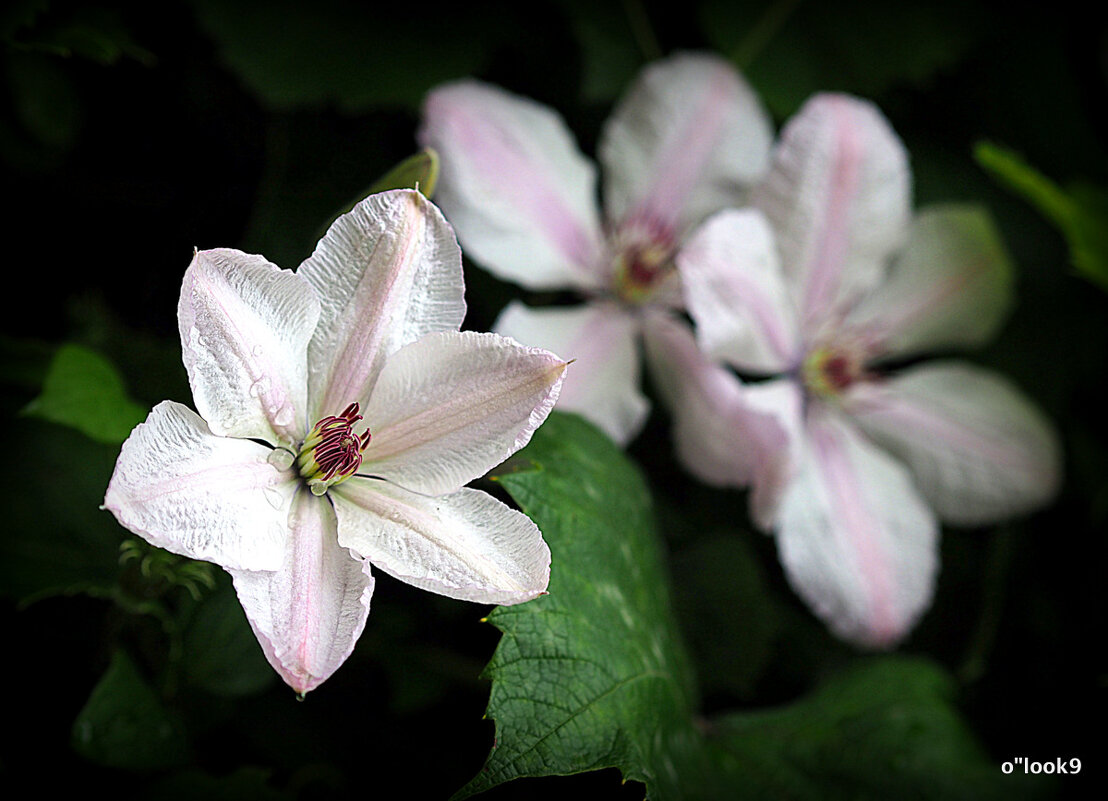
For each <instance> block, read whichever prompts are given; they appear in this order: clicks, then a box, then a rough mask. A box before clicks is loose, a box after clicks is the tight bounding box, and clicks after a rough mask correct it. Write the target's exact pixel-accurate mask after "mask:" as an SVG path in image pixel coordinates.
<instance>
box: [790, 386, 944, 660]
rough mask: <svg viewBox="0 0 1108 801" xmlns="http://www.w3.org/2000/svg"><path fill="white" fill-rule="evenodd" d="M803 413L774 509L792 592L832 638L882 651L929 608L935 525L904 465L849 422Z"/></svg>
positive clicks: (935, 548) (935, 565)
mask: <svg viewBox="0 0 1108 801" xmlns="http://www.w3.org/2000/svg"><path fill="white" fill-rule="evenodd" d="M833 415H834V413H832V412H828V411H826V410H824V409H821V408H819V407H816V408H813V409H811V410H810V411H809V420H808V427H807V431H808V443H807V445H808V447H807V448H806V451H805V456H804V458H803V459H802V460H801V463H800V465H799V468H798V471H797V473H796V476H795V477H794V478H793V480H792V482H791V483H790V485H789V487H788V489H787V490H786V492H785V495H784V498H783V500H782V503H781V508H780V510H779V512H778V518H777V526H776V535H777V546H778V552H779V555H780V558H781V563H782V565H783V566H784V568H785V574H786V576H787V578H788V580H789V583H790V584H791V585H792V587H793V589H795V590H796V592H797V593H798V594H799V595H800V596H801V597H802V598H803V599H804V600H805V601H806V602H807V603H808V605H809V607H811V609H812V611H813V612H815V614H816V615H817V616H818V617H820V618H821V619H823V620H824V622H826V623H827V624H828V626H830V628H831V629H832V631H834V632H835V633H836V634H837V635H838V636H840V637H842V638H844V639H846V640H849V641H850V642H853V643H856V644H858V645H864V646H869V647H877V648H886V647H890V646H892V645H894V644H895V643H896V642H898V641H899V640H900V639H902V638H903V637H904V636H905V635H906V634H907V633H908V632H909V631H910V630H911V628H912V627H913V626H914V625H915V623H916V621H917V620H918V618H919V617H920V615H921V614H922V613H923V612H924V611H925V610H926V609H927V607H928V606H929V605H930V602H931V597H932V594H933V591H934V584H935V574H936V572H937V570H938V536H939V531H938V524H937V522H936V521H935V518H934V516H933V515H932V513H931V511H930V510H929V509H928V508H927V505H926V504H925V503H924V501H923V499H922V498H921V497H920V496H919V494H918V492H917V491H916V489H915V487H914V486H913V484H912V480H911V476H910V474H909V473H908V471H907V470H906V469H905V468H904V467H903V466H902V465H901V464H899V463H898V462H896V460H894V459H893V458H892V457H891V456H889V455H888V454H886V453H884V452H883V451H881V450H880V449H879V448H877V447H876V446H874V445H873V444H871V443H870V442H869V441H868V440H866V439H865V438H864V437H863V436H861V435H860V434H859V433H858V432H857V431H855V430H853V429H852V427H851V426H850V425H848V424H844V423H843V422H842V421H841V420H840V419H838V418H837V417H835V416H833Z"/></svg>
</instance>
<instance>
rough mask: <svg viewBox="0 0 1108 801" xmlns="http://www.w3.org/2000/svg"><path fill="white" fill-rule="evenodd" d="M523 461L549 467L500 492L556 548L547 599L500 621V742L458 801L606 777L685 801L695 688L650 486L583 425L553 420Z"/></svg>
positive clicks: (492, 669)
mask: <svg viewBox="0 0 1108 801" xmlns="http://www.w3.org/2000/svg"><path fill="white" fill-rule="evenodd" d="M523 454H524V455H525V456H526V458H528V459H529V460H531V461H532V462H533V463H534V464H535V465H537V467H538V469H537V470H533V471H523V472H514V473H510V474H507V475H502V476H500V477H499V478H498V481H499V482H500V483H501V484H502V485H503V486H504V487H505V488H506V489H507V490H508V491H509V492H510V493H511V495H512V497H513V498H515V500H516V501H517V502H518V503H519V505H520V506H521V507H522V508H523V510H524V511H525V512H526V513H527V514H528V515H530V516H531V517H532V519H534V520H535V522H536V523H537V524H538V526H539V528H540V529H541V530H542V532H543V536H544V537H545V538H546V541H547V542H548V543H549V545H550V550H551V552H552V554H553V556H552V566H551V578H550V587H549V594H548V595H546V596H544V597H542V598H539V599H536V600H534V601H531V602H529V603H526V604H522V605H520V606H513V607H499V608H497V609H496V610H495V611H494V612H493V613H492V614H491V615H490V616H489V622H491V623H492V624H493V625H495V626H496V627H497V628H499V629H500V630H501V631H502V632H504V636H503V638H502V639H501V641H500V645H499V646H498V647H497V650H496V653H495V654H494V655H493V658H492V661H491V662H490V663H489V666H488V668H487V669H486V671H485V674H484V675H485V676H486V677H487V678H490V679H492V691H491V696H490V699H489V706H488V716H489V717H491V718H493V719H494V720H495V721H496V741H495V745H494V746H493V749H492V752H491V753H490V755H489V758H488V761H487V762H486V764H485V767H484V768H483V769H482V771H481V772H480V774H478V776H477V777H476V778H474V779H473V780H472V781H471V782H470V783H469V784H468V785H466V786H465V787H464V788H463V789H462V790H461V791H459V793H458V795H457V797H458V798H464V797H468V796H470V795H472V794H474V793H478V792H481V791H483V790H486V789H489V788H490V787H493V786H495V785H498V784H501V783H503V782H506V781H510V780H512V779H516V778H519V777H524V776H548V775H564V774H572V773H578V772H581V771H588V770H597V769H600V768H605V767H616V768H619V770H621V771H622V772H623V775H624V777H625V778H627V779H632V780H637V781H642V782H645V783H646V786H647V793H648V795H649V797H651V798H675V797H680V796H681V795H682V790H681V786H680V782H681V781H683V780H684V781H691V780H692V779H691V777H692V775H693V774H692V772H691V771H690V770H689V769H687V768H686V767H685V766H686V765H687V764H690V763H691V762H692V761H693V760H695V759H696V757H697V752H698V741H699V735H698V734H697V732H696V730H695V729H694V727H693V724H692V713H693V709H694V707H695V705H696V691H695V687H694V681H693V675H692V672H691V669H690V666H689V663H688V659H687V656H686V654H685V650H684V647H683V645H682V643H681V640H680V636H679V634H678V630H677V626H676V623H675V620H674V615H673V611H672V609H671V602H670V597H669V592H668V585H669V580H668V577H667V576H666V572H665V568H664V565H663V554H662V548H661V546H660V543H659V541H658V537H657V534H656V533H655V530H654V520H653V516H652V511H651V505H650V497H649V495H648V493H647V489H646V486H645V484H644V481H643V478H642V476H641V474H640V473H639V471H638V470H637V469H636V468H635V467H634V466H633V465H632V464H631V463H630V462H629V461H628V460H627V458H626V457H625V456H624V455H623V454H622V453H621V452H620V451H619V450H618V449H617V448H616V447H615V446H614V445H613V444H612V443H611V442H610V441H609V440H608V439H607V438H605V437H604V436H603V434H601V433H600V432H599V431H598V430H597V429H595V428H594V427H592V426H591V425H589V424H588V423H586V422H584V421H583V420H581V419H580V418H578V417H574V416H567V415H563V414H554V415H551V417H550V418H549V419H548V420H547V422H546V423H545V424H544V425H543V426H542V427H541V428H540V429H539V430H538V431H537V432H536V433H535V436H534V438H533V440H532V442H531V444H530V445H528V447H527V448H526V449H525V450H524V451H523Z"/></svg>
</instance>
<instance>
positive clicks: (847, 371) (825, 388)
mask: <svg viewBox="0 0 1108 801" xmlns="http://www.w3.org/2000/svg"><path fill="white" fill-rule="evenodd" d="M864 374H865V363H864V361H863V359H862V357H861V354H859V353H855V352H853V351H851V350H847V349H842V348H835V347H829V346H823V347H818V348H813V349H812V350H811V351H810V352H809V353H808V356H807V358H805V359H804V364H803V366H802V367H801V375H802V377H803V379H804V386H805V387H806V388H807V389H808V391H809V392H810V393H812V394H813V395H816V396H818V397H821V398H835V397H838V396H839V395H841V394H842V393H843V392H845V391H846V390H847V389H848V388H849V387H850V386H851V385H852V384H853V383H854V382H856V381H858V380H859V379H861V378H863V377H864Z"/></svg>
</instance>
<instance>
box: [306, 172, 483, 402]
mask: <svg viewBox="0 0 1108 801" xmlns="http://www.w3.org/2000/svg"><path fill="white" fill-rule="evenodd" d="M298 274H299V275H300V276H301V277H302V278H304V279H305V280H307V282H308V283H309V284H311V285H312V287H313V288H314V289H315V290H316V293H317V294H318V295H319V298H320V302H321V303H322V307H323V311H322V315H321V316H320V320H319V327H318V329H317V330H316V334H315V336H314V337H313V339H312V342H311V345H310V347H309V350H308V357H309V364H310V365H311V374H310V376H309V379H310V381H311V384H310V390H311V392H310V394H311V397H310V399H309V401H310V403H311V411H312V415H311V416H312V421H311V423H314V422H315V421H316V420H318V419H319V418H321V417H323V416H325V415H328V414H338V413H340V412H341V411H342V410H343V409H345V408H346V406H347V405H348V404H350V403H352V402H354V401H358V402H359V403H361V404H362V405H363V406H364V405H365V401H366V398H368V397H369V394H370V392H371V390H372V389H373V382H374V381H375V380H376V378H377V374H378V373H379V372H380V371H381V367H382V365H383V364H384V362H385V359H386V358H387V357H388V356H389V355H390V354H392V353H395V352H396V351H397V350H399V349H400V348H401V347H403V346H404V345H407V344H408V343H409V342H414V341H415V340H417V339H419V338H420V337H421V336H423V335H424V334H427V333H430V332H432V331H457V330H458V328H459V327H460V326H461V324H462V318H463V317H465V299H464V297H463V295H464V291H465V284H464V281H463V279H462V254H461V251H460V250H459V249H458V242H457V240H456V239H455V238H454V232H453V230H452V229H451V228H450V226H449V225H448V224H447V222H446V220H445V219H443V216H442V214H441V213H440V212H439V210H438V209H437V208H435V207H434V206H433V205H432V204H431V203H430V202H429V201H428V200H426V199H425V198H424V197H423V195H421V194H419V193H418V192H414V191H412V190H410V189H398V190H394V191H391V192H382V193H381V194H379V195H371V196H370V197H368V198H366V199H365V200H363V201H362V202H361V203H359V204H358V205H357V206H355V207H354V209H353V210H352V211H350V212H349V213H347V214H344V215H342V216H341V217H339V218H338V219H337V220H336V221H335V222H334V224H333V225H332V226H331V229H330V230H329V231H328V232H327V233H326V234H325V235H324V237H323V239H321V240H320V241H319V244H318V245H316V249H315V252H314V253H312V255H311V256H310V257H309V258H308V259H307V260H306V261H305V262H304V263H303V264H302V265H300V269H299V271H298ZM311 423H310V424H311Z"/></svg>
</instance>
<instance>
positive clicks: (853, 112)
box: [752, 94, 911, 333]
mask: <svg viewBox="0 0 1108 801" xmlns="http://www.w3.org/2000/svg"><path fill="white" fill-rule="evenodd" d="M752 203H753V204H754V205H755V206H757V207H758V208H760V209H761V210H762V211H763V212H764V213H765V215H766V217H767V218H768V219H769V220H770V222H771V224H772V225H773V229H774V234H775V236H776V239H777V252H778V255H779V256H780V258H781V264H782V267H783V268H784V271H785V274H786V275H787V276H788V280H789V284H790V288H791V290H792V292H793V295H794V297H795V298H796V300H797V302H798V309H799V310H800V312H801V315H802V317H801V320H802V323H803V325H804V326H805V329H804V330H805V332H806V333H814V332H815V329H816V328H818V327H819V326H820V325H821V324H822V323H824V322H825V321H826V320H827V319H828V318H829V317H831V316H834V315H835V314H836V313H837V312H840V311H841V310H842V307H843V306H844V304H849V303H850V302H851V301H852V300H853V299H855V298H856V297H858V296H859V295H860V294H861V293H863V292H865V291H867V290H868V289H870V288H871V287H873V286H874V285H875V284H877V283H878V282H879V281H880V280H881V279H882V277H883V276H884V274H885V271H886V269H887V260H888V258H889V257H890V256H891V255H892V253H893V252H894V251H895V250H896V248H897V247H899V246H900V245H901V244H902V243H903V240H904V236H905V234H906V233H907V227H908V221H909V215H910V210H911V174H910V172H909V169H908V155H907V153H906V152H905V150H904V146H903V144H902V143H901V141H900V139H899V138H898V137H897V135H896V133H895V132H894V131H893V130H892V128H891V127H890V126H889V123H888V121H887V120H886V119H885V118H884V116H882V114H881V112H880V111H879V110H878V109H877V108H876V107H875V106H874V105H873V104H871V103H869V102H867V101H864V100H859V99H857V98H854V97H850V96H848V95H838V94H819V95H816V96H815V97H813V98H812V99H810V100H809V101H808V102H807V103H805V104H804V106H803V107H802V108H801V109H800V111H799V112H797V114H796V116H794V117H793V118H792V119H791V120H790V121H789V123H788V124H787V125H786V126H785V128H784V130H783V131H782V133H781V139H780V141H779V144H778V145H777V149H776V150H775V152H774V157H773V165H772V166H771V167H770V171H769V173H768V175H767V176H766V178H765V180H764V181H763V182H762V183H761V184H759V186H758V187H757V188H756V189H755V190H754V192H753V194H752Z"/></svg>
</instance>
